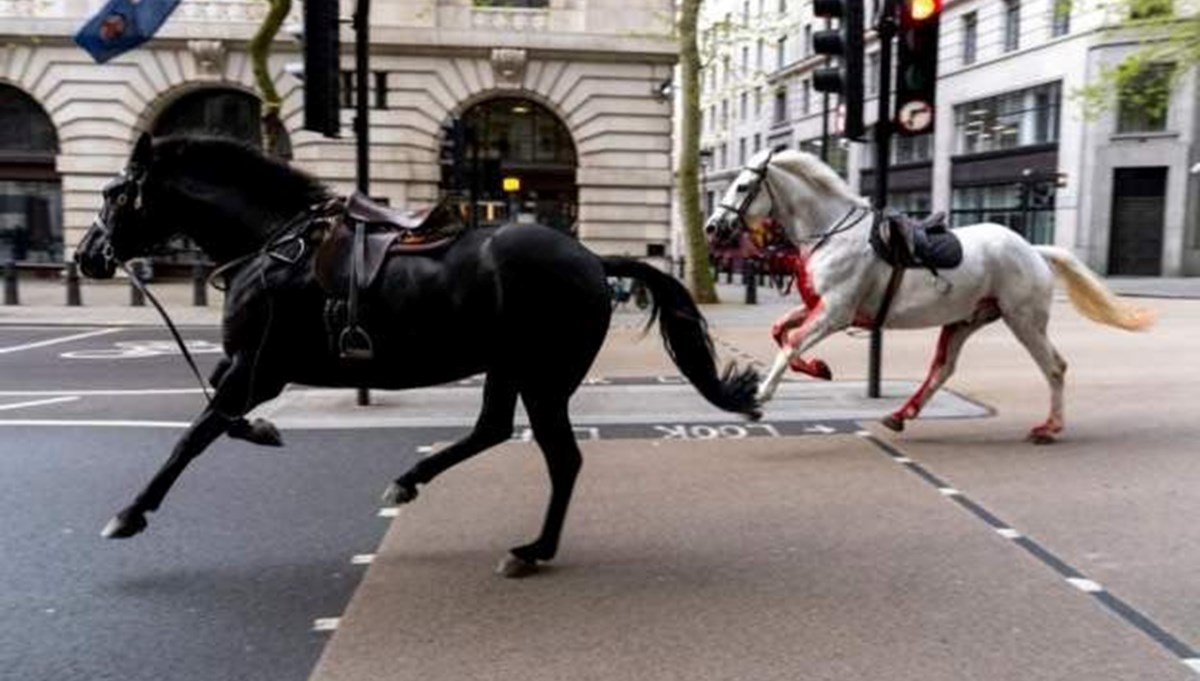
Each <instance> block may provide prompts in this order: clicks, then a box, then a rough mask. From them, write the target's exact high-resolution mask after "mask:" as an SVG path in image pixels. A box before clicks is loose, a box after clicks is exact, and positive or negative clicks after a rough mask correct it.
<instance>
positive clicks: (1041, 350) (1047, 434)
mask: <svg viewBox="0 0 1200 681" xmlns="http://www.w3.org/2000/svg"><path fill="white" fill-rule="evenodd" d="M1048 317H1049V314H1048V313H1047V312H1045V311H1039V312H1037V313H1024V314H1017V315H1008V314H1006V315H1005V316H1004V321H1005V323H1006V324H1008V328H1010V329H1012V332H1013V335H1015V336H1016V337H1017V340H1019V341H1021V344H1022V345H1024V346H1025V349H1026V350H1028V351H1029V354H1030V355H1031V356H1032V357H1033V361H1035V362H1037V365H1038V368H1039V369H1041V370H1042V374H1043V375H1045V377H1046V382H1047V383H1049V384H1050V415H1049V417H1047V418H1046V420H1045V421H1044V422H1042V423H1041V424H1038V425H1036V426H1034V427H1033V428H1032V429H1030V431H1029V436H1028V438H1029V440H1030V441H1031V442H1033V443H1035V444H1039V445H1044V444H1050V443H1051V442H1054V439H1055V437H1054V436H1055V435H1057V434H1058V433H1060V432H1062V429H1063V425H1064V421H1063V384H1064V383H1065V378H1066V374H1067V362H1066V360H1064V359H1063V358H1062V355H1060V354H1059V353H1058V350H1056V349H1055V348H1054V345H1053V344H1052V343H1051V342H1050V338H1049V337H1048V336H1047V335H1046V326H1047V322H1048V321H1049V320H1048Z"/></svg>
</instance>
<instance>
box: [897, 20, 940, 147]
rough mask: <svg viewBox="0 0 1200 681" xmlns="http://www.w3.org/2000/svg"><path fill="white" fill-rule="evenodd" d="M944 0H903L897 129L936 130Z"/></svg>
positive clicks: (910, 132)
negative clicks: (939, 48) (940, 18)
mask: <svg viewBox="0 0 1200 681" xmlns="http://www.w3.org/2000/svg"><path fill="white" fill-rule="evenodd" d="M941 13H942V0H903V1H902V3H901V6H900V32H899V39H900V45H899V48H898V50H897V53H896V58H897V61H898V63H897V67H896V131H897V132H899V133H900V134H902V135H923V134H926V133H930V132H933V119H934V111H935V109H934V107H935V104H936V95H937V63H938V23H939V21H938V19H939V17H940V16H941Z"/></svg>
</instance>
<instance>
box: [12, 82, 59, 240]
mask: <svg viewBox="0 0 1200 681" xmlns="http://www.w3.org/2000/svg"><path fill="white" fill-rule="evenodd" d="M57 154H58V136H57V134H55V131H54V124H53V122H51V120H50V117H49V116H48V115H47V114H46V112H45V110H43V109H42V107H41V105H39V104H38V103H37V102H36V101H34V99H33V98H32V97H30V96H29V95H27V94H25V93H24V92H22V91H21V90H18V89H17V88H15V87H12V86H11V85H4V84H2V83H0V262H7V261H9V260H20V261H35V262H61V261H62V259H63V231H62V184H61V182H60V180H59V177H58V173H57V172H56V171H55V169H54V157H55V156H56V155H57Z"/></svg>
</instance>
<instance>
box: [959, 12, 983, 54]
mask: <svg viewBox="0 0 1200 681" xmlns="http://www.w3.org/2000/svg"><path fill="white" fill-rule="evenodd" d="M962 33H963V38H962V46H963V48H962V62H963V65H966V64H974V63H975V49H976V45H977V44H978V42H979V20H978V17H977V15H976V14H975V13H974V12H969V13H967V14H964V15H963V19H962Z"/></svg>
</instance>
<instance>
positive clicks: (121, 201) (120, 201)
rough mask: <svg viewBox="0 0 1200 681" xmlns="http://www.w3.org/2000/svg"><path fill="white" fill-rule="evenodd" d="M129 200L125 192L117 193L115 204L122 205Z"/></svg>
mask: <svg viewBox="0 0 1200 681" xmlns="http://www.w3.org/2000/svg"><path fill="white" fill-rule="evenodd" d="M128 202H129V195H128V194H125V193H121V194H117V205H118V206H124V205H125V204H126V203H128Z"/></svg>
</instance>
